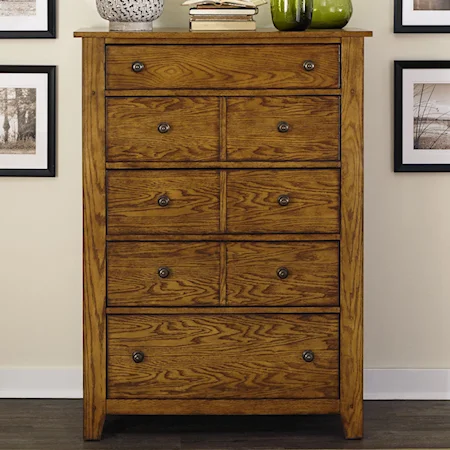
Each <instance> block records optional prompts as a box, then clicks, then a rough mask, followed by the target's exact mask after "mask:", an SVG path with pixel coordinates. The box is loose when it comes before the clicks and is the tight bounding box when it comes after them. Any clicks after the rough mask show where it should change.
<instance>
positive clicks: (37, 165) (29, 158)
mask: <svg viewBox="0 0 450 450" xmlns="http://www.w3.org/2000/svg"><path fill="white" fill-rule="evenodd" d="M0 88H29V89H32V88H35V89H36V153H35V154H33V155H25V154H24V155H5V154H0V169H48V74H46V73H1V74H0Z"/></svg>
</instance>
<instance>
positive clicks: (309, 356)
mask: <svg viewBox="0 0 450 450" xmlns="http://www.w3.org/2000/svg"><path fill="white" fill-rule="evenodd" d="M303 359H304V361H306V362H307V363H310V362H313V361H314V352H313V351H312V350H305V351H304V352H303Z"/></svg>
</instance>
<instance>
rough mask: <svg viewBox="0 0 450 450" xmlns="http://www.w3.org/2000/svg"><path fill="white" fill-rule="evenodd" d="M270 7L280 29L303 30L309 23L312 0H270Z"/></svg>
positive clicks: (273, 18) (273, 19)
mask: <svg viewBox="0 0 450 450" xmlns="http://www.w3.org/2000/svg"><path fill="white" fill-rule="evenodd" d="M270 9H271V11H272V22H273V24H274V25H275V27H276V28H277V29H278V30H280V31H303V30H306V29H307V28H308V27H309V26H310V25H311V19H312V9H313V0H270Z"/></svg>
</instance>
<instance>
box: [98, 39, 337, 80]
mask: <svg viewBox="0 0 450 450" xmlns="http://www.w3.org/2000/svg"><path fill="white" fill-rule="evenodd" d="M106 60H107V69H106V70H107V77H106V84H107V88H108V89H151V88H156V89H188V88H192V86H199V87H201V88H202V89H224V88H232V89H242V88H244V89H249V88H252V89H254V88H260V89H261V88H272V87H276V88H300V89H301V88H306V89H307V88H338V87H339V83H340V80H339V66H340V65H339V46H338V45H321V46H320V47H319V46H316V45H296V46H295V45H289V46H277V47H270V46H263V45H251V46H245V45H242V46H228V45H214V46H212V45H202V46H199V47H194V46H186V47H183V46H178V45H165V46H154V47H146V46H126V45H110V46H107V53H106ZM306 60H313V61H314V63H315V65H316V68H315V69H314V70H313V71H311V72H307V71H305V70H304V69H303V67H302V64H303V62H304V61H306ZM135 61H140V62H142V63H143V64H144V66H145V68H144V70H143V71H142V72H139V73H135V72H133V70H132V69H131V67H132V65H133V63H134V62H135Z"/></svg>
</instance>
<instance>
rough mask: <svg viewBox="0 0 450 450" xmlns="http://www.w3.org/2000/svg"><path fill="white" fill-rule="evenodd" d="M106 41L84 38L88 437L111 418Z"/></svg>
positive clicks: (94, 435) (93, 436)
mask: <svg viewBox="0 0 450 450" xmlns="http://www.w3.org/2000/svg"><path fill="white" fill-rule="evenodd" d="M103 49H104V40H103V39H84V40H83V204H84V210H83V249H84V250H83V251H84V258H83V261H84V266H83V267H84V270H83V286H84V292H83V397H84V431H83V434H84V438H85V439H86V440H97V439H100V437H101V434H102V430H103V423H104V421H105V417H106V316H105V307H106V240H105V236H106V217H105V216H106V211H105V152H104V149H105V114H104V110H105V96H104V89H105V75H104V73H105V69H104V50H103Z"/></svg>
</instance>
